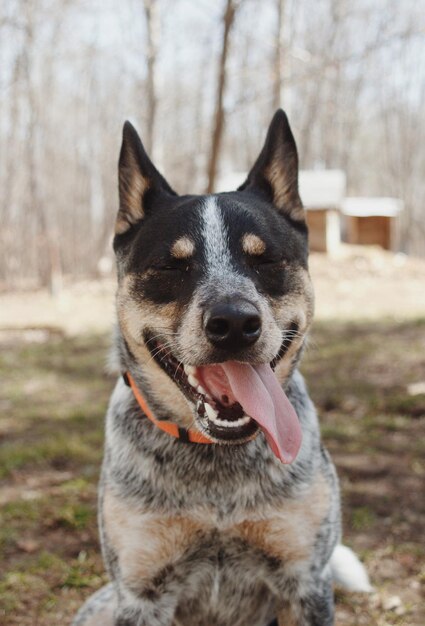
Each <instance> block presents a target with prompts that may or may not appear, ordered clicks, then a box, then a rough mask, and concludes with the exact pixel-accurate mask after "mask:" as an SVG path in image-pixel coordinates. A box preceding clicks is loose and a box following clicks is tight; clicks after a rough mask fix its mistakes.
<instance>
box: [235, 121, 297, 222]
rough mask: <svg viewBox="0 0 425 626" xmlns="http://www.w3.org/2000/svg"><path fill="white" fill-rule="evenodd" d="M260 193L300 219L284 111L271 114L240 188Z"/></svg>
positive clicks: (294, 163) (291, 142) (293, 158)
mask: <svg viewBox="0 0 425 626" xmlns="http://www.w3.org/2000/svg"><path fill="white" fill-rule="evenodd" d="M243 189H246V190H247V191H253V192H257V193H260V194H261V195H263V197H266V198H267V200H269V201H270V202H272V203H273V204H274V206H275V207H276V208H277V209H278V210H279V211H281V212H282V213H283V214H285V215H287V216H288V217H289V218H291V219H292V220H294V221H297V222H301V221H304V219H305V215H304V209H303V206H302V202H301V198H300V196H299V193H298V154H297V147H296V145H295V139H294V136H293V134H292V131H291V128H290V126H289V122H288V118H287V116H286V113H284V111H282V109H279V110H278V111H276V113H275V114H274V117H273V119H272V121H271V124H270V127H269V130H268V132H267V137H266V141H265V143H264V146H263V149H262V150H261V152H260V155H259V157H258V159H257V160H256V162H255V164H254V166H253V168H252V169H251V171H250V173H249V174H248V178H247V179H246V181H245V182H244V183H243V185H241V186H240V187H239V190H240V191H242V190H243Z"/></svg>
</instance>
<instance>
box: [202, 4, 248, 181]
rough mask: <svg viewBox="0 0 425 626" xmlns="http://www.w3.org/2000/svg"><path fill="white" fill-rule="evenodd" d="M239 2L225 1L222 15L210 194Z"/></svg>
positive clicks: (210, 166)
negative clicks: (230, 46) (231, 34)
mask: <svg viewBox="0 0 425 626" xmlns="http://www.w3.org/2000/svg"><path fill="white" fill-rule="evenodd" d="M239 4H240V3H239V2H235V0H227V2H226V9H225V11H224V15H223V26H224V32H223V43H222V47H221V55H220V62H219V70H218V82H217V97H216V105H215V116H214V130H213V136H212V145H211V152H210V159H209V163H208V169H207V176H208V186H207V193H212V192H213V190H214V185H215V178H216V174H217V163H218V156H219V152H220V144H221V139H222V136H223V127H224V108H223V97H224V90H225V87H226V74H227V71H226V70H227V56H228V52H229V40H230V31H231V29H232V26H233V22H234V19H235V14H236V11H237V9H238V6H239Z"/></svg>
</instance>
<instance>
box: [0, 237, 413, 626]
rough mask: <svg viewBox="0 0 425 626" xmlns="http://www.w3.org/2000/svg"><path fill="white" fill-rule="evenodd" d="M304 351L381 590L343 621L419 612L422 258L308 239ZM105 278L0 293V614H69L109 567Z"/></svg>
mask: <svg viewBox="0 0 425 626" xmlns="http://www.w3.org/2000/svg"><path fill="white" fill-rule="evenodd" d="M311 271H312V276H313V279H314V282H315V286H316V293H317V321H316V323H315V325H314V328H313V331H312V334H311V339H310V341H309V346H308V349H307V351H306V354H305V358H304V361H303V366H302V371H303V373H304V374H305V376H306V378H307V381H308V384H309V387H310V391H311V395H312V397H313V399H314V401H315V403H316V405H317V407H318V409H319V413H320V417H321V422H322V433H323V438H324V440H325V443H326V445H327V446H328V448H329V449H330V451H331V453H332V456H333V458H334V460H335V462H336V465H337V467H338V472H339V476H340V480H341V488H342V496H343V507H344V535H345V542H346V543H347V544H348V545H350V546H351V547H353V548H354V549H355V550H356V551H357V552H358V553H359V554H360V555H361V557H362V559H363V560H364V561H365V563H366V566H367V568H368V570H369V572H370V575H371V578H372V582H373V584H374V586H375V589H376V591H375V592H374V593H373V594H371V595H362V594H348V593H344V592H342V591H340V590H337V591H336V600H337V621H336V623H337V624H338V625H339V624H340V625H341V626H355V625H366V626H375V625H376V626H389V625H403V626H423V624H424V623H425V612H424V611H423V595H422V593H423V585H424V583H425V567H424V552H425V550H424V539H425V533H424V519H425V510H424V508H425V499H424V497H423V494H424V486H425V485H424V474H425V464H424V458H425V457H424V452H425V450H424V442H425V438H424V435H425V432H424V430H425V428H424V425H425V295H424V293H425V290H424V284H425V280H424V279H425V263H423V262H420V261H416V260H411V259H406V258H405V257H397V256H393V255H391V254H389V253H383V252H379V251H377V250H373V249H372V250H361V249H357V248H349V249H348V248H347V249H345V250H344V252H343V254H342V256H341V257H340V258H337V259H328V258H326V257H324V256H321V255H313V258H312V265H311ZM113 291H114V283H113V281H112V280H111V281H103V282H102V283H100V284H95V283H88V282H87V283H79V284H77V285H72V286H69V287H68V288H67V289H65V290H64V293H63V294H62V295H61V296H60V298H58V299H56V300H54V301H52V299H51V298H50V297H49V296H48V295H47V294H45V293H43V292H26V293H20V294H0V316H1V317H0V380H1V386H0V559H1V565H0V624H1V625H2V626H18V625H19V626H53V625H57V624H64V625H65V624H68V623H69V621H70V619H71V616H72V614H73V612H74V611H75V610H76V608H77V607H78V606H79V605H80V604H81V602H82V601H83V599H84V598H85V597H86V596H87V595H89V594H90V593H92V591H93V590H95V589H97V588H98V587H99V586H100V585H101V584H103V582H104V581H105V580H106V578H105V574H104V570H103V565H102V562H101V558H100V554H99V546H98V538H97V526H96V482H97V478H98V471H99V464H100V460H101V456H102V441H103V415H104V411H105V407H106V403H107V400H108V395H109V393H110V390H111V388H112V386H113V384H114V380H113V377H110V376H109V375H107V374H106V373H105V368H104V363H105V360H106V353H107V350H108V345H109V329H110V325H111V323H112V320H113V303H112V300H113Z"/></svg>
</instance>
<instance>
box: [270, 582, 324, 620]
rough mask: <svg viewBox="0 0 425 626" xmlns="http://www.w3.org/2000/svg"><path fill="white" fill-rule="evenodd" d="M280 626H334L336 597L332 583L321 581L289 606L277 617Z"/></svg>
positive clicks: (312, 585)
mask: <svg viewBox="0 0 425 626" xmlns="http://www.w3.org/2000/svg"><path fill="white" fill-rule="evenodd" d="M277 623H278V626H333V625H334V597H333V590H332V583H331V581H329V580H320V581H318V582H315V583H314V584H313V583H312V584H311V587H310V591H309V592H307V593H306V594H304V595H303V596H302V597H300V598H299V599H298V601H296V602H293V603H292V604H291V605H288V606H287V607H286V608H285V609H282V611H281V612H280V613H279V615H278V617H277Z"/></svg>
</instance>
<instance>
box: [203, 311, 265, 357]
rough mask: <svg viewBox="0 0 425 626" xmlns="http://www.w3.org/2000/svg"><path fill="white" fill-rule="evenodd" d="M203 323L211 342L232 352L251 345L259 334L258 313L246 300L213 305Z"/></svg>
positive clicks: (259, 319) (259, 322) (259, 321)
mask: <svg viewBox="0 0 425 626" xmlns="http://www.w3.org/2000/svg"><path fill="white" fill-rule="evenodd" d="M204 325H205V332H206V335H207V337H208V339H209V340H210V341H211V343H213V344H214V345H215V346H216V347H217V348H221V349H222V350H230V351H233V352H236V351H238V350H242V349H243V348H246V347H248V346H250V345H252V344H253V343H255V342H256V341H257V339H258V337H259V336H260V335H261V316H260V313H259V311H258V309H257V308H256V307H255V306H254V305H253V304H251V303H250V302H247V301H246V300H233V301H232V302H222V303H219V304H215V305H213V306H212V307H211V308H210V309H209V310H208V311H207V312H206V314H205V317H204Z"/></svg>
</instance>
